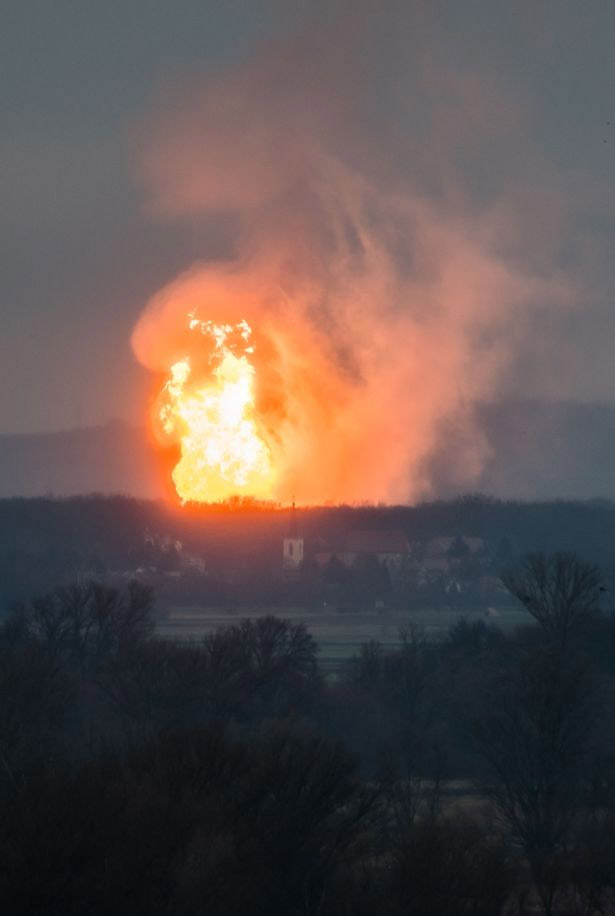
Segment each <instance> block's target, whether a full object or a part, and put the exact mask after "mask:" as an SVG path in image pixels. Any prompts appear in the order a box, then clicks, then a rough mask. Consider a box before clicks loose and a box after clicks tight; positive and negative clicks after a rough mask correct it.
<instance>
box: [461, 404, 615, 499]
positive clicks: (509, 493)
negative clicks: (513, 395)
mask: <svg viewBox="0 0 615 916" xmlns="http://www.w3.org/2000/svg"><path fill="white" fill-rule="evenodd" d="M479 419H480V424H481V426H482V428H483V429H484V431H485V434H486V436H487V439H488V441H489V442H490V443H491V447H492V448H493V451H494V454H493V457H492V458H491V459H490V460H489V461H488V463H487V464H486V466H485V467H484V469H483V473H482V474H481V477H480V478H479V480H478V481H477V484H476V489H477V490H478V491H480V492H483V493H489V494H493V495H495V496H498V497H501V498H517V499H554V498H560V497H561V498H565V499H587V498H592V497H597V498H601V497H604V498H608V499H613V498H615V406H610V405H600V404H572V403H567V402H561V403H555V404H554V403H545V402H541V401H517V402H515V401H511V402H508V403H504V404H499V405H485V406H483V407H481V408H480V410H479Z"/></svg>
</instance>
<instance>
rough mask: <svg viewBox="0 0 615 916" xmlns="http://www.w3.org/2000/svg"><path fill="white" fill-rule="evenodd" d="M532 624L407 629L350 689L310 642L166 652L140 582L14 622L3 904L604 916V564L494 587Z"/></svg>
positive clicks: (2, 715) (5, 633)
mask: <svg viewBox="0 0 615 916" xmlns="http://www.w3.org/2000/svg"><path fill="white" fill-rule="evenodd" d="M505 583H506V586H507V588H508V589H509V590H510V591H511V592H512V593H513V594H514V595H515V596H516V597H517V599H518V600H519V601H520V602H521V603H522V604H523V605H524V606H525V607H526V609H527V611H528V621H529V622H531V623H528V626H527V627H526V628H524V629H523V630H519V631H517V632H516V633H514V634H513V635H512V636H504V635H503V634H502V633H501V632H499V631H498V630H497V629H495V628H491V627H489V626H487V625H486V624H484V623H478V624H472V625H470V624H465V623H462V624H460V625H459V626H457V627H456V628H455V629H454V630H453V631H452V632H451V633H450V634H449V636H448V637H447V638H446V639H445V640H444V641H442V642H440V643H428V642H426V641H425V640H423V639H422V637H421V634H420V633H418V632H416V631H413V630H412V628H408V629H407V630H406V631H405V632H404V633H403V634H402V639H401V645H400V648H399V650H397V651H393V652H391V651H386V652H385V651H384V650H383V649H382V647H380V646H379V645H378V644H377V643H370V644H367V645H365V646H364V647H363V649H362V651H361V653H360V655H359V656H358V657H356V658H354V659H352V660H351V662H350V663H349V664H348V665H347V667H346V669H345V670H344V672H343V673H342V675H341V676H340V677H339V678H338V679H337V680H335V681H326V680H325V679H324V678H323V677H322V676H321V673H320V672H319V667H318V659H317V652H316V646H315V643H314V641H313V639H312V637H311V636H310V634H309V632H308V631H307V630H306V629H305V628H304V627H303V626H302V625H293V624H291V623H289V622H286V621H284V620H281V619H278V618H276V617H261V618H259V619H257V620H252V621H250V620H247V621H244V622H242V623H237V624H234V625H230V626H228V627H225V628H223V629H221V630H219V631H218V632H216V633H215V634H213V635H211V636H208V637H207V638H206V639H204V640H203V641H202V642H199V643H195V644H188V645H175V644H171V643H167V642H163V641H161V640H159V639H157V638H156V637H155V635H154V634H153V627H152V617H151V613H152V609H153V595H152V592H151V590H150V589H149V588H148V587H147V586H145V585H143V584H142V583H139V582H130V583H128V584H127V585H125V586H123V587H117V588H116V587H112V586H110V585H108V584H105V583H103V582H102V581H100V580H96V579H81V580H77V581H75V582H73V583H72V584H69V585H65V586H59V587H56V588H54V589H51V590H50V591H48V592H46V593H44V594H42V595H40V596H39V597H36V598H33V599H29V600H27V601H24V602H22V603H21V604H20V605H18V606H17V607H15V608H14V609H13V611H12V612H11V613H10V614H9V615H8V617H7V618H6V619H5V622H4V623H3V625H2V627H1V628H0V806H1V811H0V899H1V900H2V904H3V912H7V913H11V914H14V916H19V914H33V916H39V914H40V916H43V914H44V916H56V914H57V916H72V914H75V916H77V914H79V916H85V914H101V916H102V914H105V916H106V914H109V913H113V914H116V916H122V914H130V916H139V914H143V916H156V914H165V916H181V914H185V916H192V914H208V916H217V914H220V916H222V914H224V916H229V914H237V916H243V914H245V916H260V914H262V916H277V914H279V916H316V914H322V916H333V914H335V916H338V914H341V916H344V914H348V916H350V914H352V916H361V914H365V916H368V914H369V916H376V914H378V916H401V914H412V916H457V914H464V916H465V914H472V916H497V914H505V913H509V914H523V913H525V914H529V913H535V912H542V913H545V914H570V916H572V914H575V916H581V914H584V916H592V914H610V913H615V728H614V725H615V719H614V716H615V713H614V711H613V688H614V684H615V681H614V678H615V619H614V618H613V617H612V616H611V615H610V614H609V613H607V612H605V611H602V610H600V607H601V606H604V605H605V601H604V595H605V593H604V592H603V589H604V588H605V586H604V577H603V574H602V572H601V571H600V569H599V568H598V567H597V566H594V565H592V564H590V563H587V562H583V561H581V560H579V559H577V557H576V556H575V555H572V554H562V553H560V554H550V555H544V554H543V555H534V556H531V557H528V558H526V559H525V560H523V561H521V562H518V563H517V564H516V565H515V566H514V567H512V568H511V570H510V571H509V573H508V574H507V575H506V576H505Z"/></svg>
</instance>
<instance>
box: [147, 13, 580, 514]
mask: <svg viewBox="0 0 615 916" xmlns="http://www.w3.org/2000/svg"><path fill="white" fill-rule="evenodd" d="M338 38H339V32H338V31H336V29H335V28H331V29H330V30H328V31H327V32H326V33H323V31H318V30H312V31H309V33H308V34H307V35H304V36H303V37H302V38H301V39H298V40H294V41H292V42H290V41H289V42H288V44H287V45H285V46H284V45H282V46H280V45H278V46H276V47H268V48H266V49H264V50H263V52H262V54H261V55H260V56H259V57H258V59H256V60H252V61H250V62H249V63H247V64H245V65H244V66H242V67H240V68H236V69H234V70H233V71H232V72H228V73H226V74H222V75H221V76H218V77H217V78H216V79H215V80H211V81H210V82H209V83H208V84H207V85H205V87H204V88H199V89H197V90H195V89H194V88H191V89H190V90H189V91H185V92H184V93H183V94H182V95H181V97H179V98H177V99H176V100H175V104H174V105H173V106H172V110H171V111H169V112H167V113H162V114H160V115H158V116H157V117H156V118H154V120H153V123H151V124H150V125H149V126H148V128H147V129H146V131H145V140H144V144H143V156H142V162H143V165H144V170H145V175H146V180H147V181H148V184H149V187H150V189H151V193H152V206H153V208H154V209H155V210H156V211H157V212H158V213H161V214H165V215H168V216H172V217H174V218H178V217H179V218H190V219H193V220H194V219H197V220H198V219H202V218H207V219H211V218H213V217H215V215H216V214H221V213H224V212H231V213H232V214H234V216H235V218H236V222H237V245H236V255H235V257H234V258H233V259H232V260H228V261H225V262H223V263H221V262H217V263H212V262H201V263H197V264H194V265H192V266H191V267H190V268H189V269H188V270H186V272H185V273H183V274H182V275H180V276H179V277H177V278H176V279H175V280H173V281H172V282H170V283H169V284H168V285H167V286H166V287H165V288H164V289H162V290H161V291H159V292H158V293H157V294H156V295H154V296H153V298H152V299H151V301H150V302H149V303H148V304H147V306H146V308H145V310H144V312H143V314H142V316H141V317H140V319H139V321H138V323H137V325H136V328H135V330H134V334H133V340H132V343H133V348H134V351H135V354H136V356H137V358H138V359H139V360H140V362H141V363H142V364H143V365H144V366H146V367H147V368H148V369H149V370H151V371H152V372H153V373H155V374H156V377H157V379H159V381H160V386H161V388H162V393H161V395H160V396H159V397H158V398H157V399H156V400H155V402H154V405H153V408H152V417H153V423H154V428H155V431H156V434H157V436H158V438H159V439H160V442H161V443H163V444H167V445H169V444H171V443H175V444H177V445H178V446H179V447H180V448H181V449H182V452H183V455H184V457H183V469H182V471H180V473H179V474H178V476H176V478H175V479H176V484H177V485H178V490H179V492H180V495H181V496H182V497H183V498H196V499H218V498H223V497H225V496H228V495H231V494H232V493H234V492H242V493H251V494H252V495H255V496H257V497H261V498H272V499H279V500H283V501H286V500H289V499H290V497H291V495H294V496H295V498H296V499H297V501H298V502H300V503H315V502H325V501H333V502H341V501H363V500H370V501H406V500H414V499H417V498H420V497H424V496H427V495H429V494H430V493H431V492H432V486H433V480H434V474H433V473H432V468H436V466H437V469H438V470H437V474H438V475H439V479H440V480H441V479H442V466H443V460H442V456H443V454H445V455H446V456H447V457H446V462H445V463H446V467H447V476H448V480H449V481H450V482H452V483H455V484H458V485H467V486H471V485H472V482H473V480H475V479H476V477H477V476H478V474H479V472H480V470H481V468H482V466H483V463H484V461H485V459H486V457H487V456H488V455H489V443H488V442H487V441H485V439H484V438H483V437H482V436H481V435H480V434H479V433H478V431H477V428H476V426H475V423H474V406H475V405H476V404H477V403H478V402H480V401H482V400H485V399H487V400H491V399H492V398H493V394H494V392H495V391H496V390H497V385H498V379H499V378H500V377H501V373H502V372H503V371H504V370H505V369H506V367H507V366H508V364H509V362H510V360H511V358H512V357H513V356H514V354H515V351H516V348H517V346H518V344H519V341H520V339H521V338H522V336H523V334H524V332H525V328H526V325H527V321H526V316H528V315H529V314H530V313H531V311H532V309H534V308H536V307H544V306H545V305H549V304H553V303H557V302H564V301H568V300H570V298H571V292H570V290H569V285H568V284H567V283H566V282H565V280H564V279H563V278H562V277H561V276H560V275H558V274H557V272H556V271H551V270H550V268H547V269H545V266H544V264H541V265H537V263H536V259H534V260H532V258H530V257H528V258H527V259H524V258H523V257H520V256H519V244H517V240H515V241H513V242H512V243H511V232H513V230H512V226H513V224H514V220H513V219H512V218H510V219H509V218H508V215H507V212H506V205H505V202H503V201H502V199H498V200H497V202H496V203H495V204H494V202H493V201H490V202H489V203H485V205H484V207H482V208H481V207H479V206H477V205H476V203H475V202H474V203H472V205H470V204H469V203H467V204H466V205H462V204H461V203H460V202H461V201H463V200H467V199H468V195H466V194H465V192H464V188H463V186H461V185H460V184H459V182H457V183H455V182H453V181H452V180H451V174H450V171H449V166H450V161H452V158H453V154H452V151H451V160H450V161H449V160H447V157H446V151H444V152H443V151H442V149H440V150H439V151H438V155H437V156H436V150H433V153H434V155H433V160H434V165H433V168H434V170H437V169H438V168H440V169H442V163H447V166H446V170H447V172H448V173H447V174H446V175H441V176H440V178H441V179H442V182H441V184H442V186H444V185H445V184H446V186H447V188H448V190H447V193H446V194H442V193H440V194H438V195H436V194H433V193H432V194H431V195H428V194H427V193H426V192H425V190H424V188H425V186H426V185H425V182H424V180H422V183H421V185H420V187H421V188H422V190H419V185H418V181H415V178H416V176H415V175H414V174H413V167H412V165H411V159H410V158H409V159H408V168H407V171H406V172H405V174H403V175H401V176H400V175H399V174H396V175H395V176H394V175H393V171H394V170H393V169H392V168H391V167H390V159H391V155H390V154H391V149H390V146H389V144H390V143H391V142H392V140H391V137H390V136H384V135H383V134H382V128H381V127H379V128H378V130H377V131H376V129H375V125H374V123H373V122H372V123H371V124H367V123H366V120H365V119H366V118H367V115H366V113H365V111H363V110H362V108H361V104H360V100H361V97H362V95H363V94H364V91H365V89H366V86H367V82H366V81H367V79H368V74H367V73H366V72H365V70H366V67H367V63H366V60H367V55H366V54H364V53H363V50H364V48H363V46H362V41H363V40H364V38H365V35H363V36H362V35H361V34H356V35H354V36H353V43H354V44H353V43H351V42H350V40H349V37H348V35H346V36H345V47H346V49H347V50H346V51H345V53H344V55H343V58H342V59H341V58H340V55H339V52H338V48H339V46H340V44H339V41H338ZM351 45H352V46H351ZM464 91H467V85H466V90H464ZM470 95H471V93H470ZM475 102H476V99H475V97H472V104H474V103H475ZM461 117H462V116H461V112H460V111H457V118H461ZM362 123H363V129H361V124H362ZM377 134H380V139H381V148H380V149H379V148H378V146H377V144H376V143H375V137H376V136H377ZM439 136H440V139H442V136H441V134H440V135H439ZM433 142H434V139H433V134H431V135H430V136H427V135H426V136H425V138H424V148H423V150H422V166H421V168H422V172H423V175H422V178H423V179H424V173H425V163H428V162H429V159H430V144H432V143H433ZM414 144H415V146H416V145H419V146H420V144H421V138H418V140H417V138H414ZM400 159H401V160H403V153H402V152H399V151H396V160H397V161H398V162H399V161H400ZM438 163H439V165H438ZM432 177H433V176H432ZM494 214H497V216H495V215H494ZM503 239H505V243H504V242H503ZM506 251H512V252H514V257H513V256H512V255H511V257H510V258H509V257H507V255H506V254H505V252H506ZM246 326H247V327H248V328H249V334H248V333H247V332H246V333H244V334H243V336H242V328H243V329H245V327H246ZM233 385H235V388H232V386H233ZM163 386H164V387H163ZM229 386H231V387H229ZM225 399H226V400H225ZM221 402H222V403H223V408H221V407H220V403H221ZM229 405H230V407H229ZM221 411H222V412H221ZM225 411H226V412H225ZM195 416H196V420H195ZM216 423H217V424H218V426H219V425H220V423H222V425H223V437H224V435H227V437H230V439H231V440H234V444H233V442H230V444H229V442H228V441H227V442H226V443H224V442H222V443H220V442H217V443H214V441H213V439H215V436H214V432H215V431H214V429H213V427H214V426H215V425H216ZM452 431H453V432H452ZM238 435H240V437H243V438H241V441H240V444H239V445H237V441H238V440H237V436H238ZM212 436H213V438H212ZM453 443H454V447H453ZM251 462H252V463H251ZM254 462H256V464H254ZM216 463H217V466H216V468H215V471H214V470H213V465H214V464H216ZM253 472H254V473H253ZM434 473H435V471H434ZM179 478H181V483H180V481H179Z"/></svg>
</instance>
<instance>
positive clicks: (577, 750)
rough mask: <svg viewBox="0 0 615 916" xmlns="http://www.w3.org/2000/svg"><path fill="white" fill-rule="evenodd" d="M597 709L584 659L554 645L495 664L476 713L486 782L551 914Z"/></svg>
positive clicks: (576, 811) (579, 801) (580, 794)
mask: <svg viewBox="0 0 615 916" xmlns="http://www.w3.org/2000/svg"><path fill="white" fill-rule="evenodd" d="M596 712H597V694H596V685H595V682H594V679H593V678H592V675H591V671H590V669H589V666H588V662H587V660H586V659H584V658H581V657H574V656H572V655H571V654H570V653H569V652H565V651H562V650H561V649H559V648H553V647H550V648H546V649H544V648H543V649H539V650H536V651H534V652H532V653H530V655H529V656H527V657H524V658H521V659H520V660H518V661H517V663H515V664H513V665H512V666H508V667H503V668H502V669H500V670H498V671H497V672H496V673H495V674H494V675H493V677H492V679H491V681H490V682H488V683H487V684H486V685H485V696H484V708H483V709H482V710H481V711H479V713H478V715H477V716H476V718H475V721H474V730H475V736H476V738H477V741H478V749H479V751H480V753H481V755H482V756H483V758H484V760H485V761H486V763H487V764H488V774H487V778H486V780H485V784H484V787H483V788H484V790H485V791H486V793H487V794H488V795H489V796H490V798H491V799H492V801H493V803H494V805H495V809H496V811H497V812H498V814H499V816H500V817H501V819H502V820H503V822H504V824H505V825H506V826H507V828H508V829H509V830H510V832H511V833H512V834H513V836H514V837H515V838H516V839H517V841H518V842H519V844H520V846H521V848H522V849H523V852H524V854H525V856H526V859H527V861H528V864H529V866H530V870H531V874H532V878H533V880H534V884H535V886H536V889H537V891H538V893H539V895H540V898H541V901H542V905H543V909H544V912H545V914H547V916H551V914H552V913H553V912H554V907H555V902H556V898H557V897H558V895H559V894H560V893H561V891H562V888H563V885H564V884H565V882H566V878H565V869H564V868H563V863H564V861H565V857H566V854H567V852H568V850H569V844H570V839H571V835H572V831H573V828H574V827H575V824H576V822H577V819H578V816H579V813H580V809H581V806H582V802H583V778H584V769H585V765H586V758H587V753H588V749H589V740H590V737H591V732H592V727H593V723H594V721H595V714H596Z"/></svg>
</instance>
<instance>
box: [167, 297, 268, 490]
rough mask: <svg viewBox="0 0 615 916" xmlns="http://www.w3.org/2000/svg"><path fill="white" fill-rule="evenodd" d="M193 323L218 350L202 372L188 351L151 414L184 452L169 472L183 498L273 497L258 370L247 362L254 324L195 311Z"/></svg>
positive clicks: (173, 371)
mask: <svg viewBox="0 0 615 916" xmlns="http://www.w3.org/2000/svg"><path fill="white" fill-rule="evenodd" d="M188 319H189V325H188V326H189V329H190V331H191V332H195V331H196V332H200V333H201V334H202V335H203V336H204V337H205V338H206V339H207V340H208V341H209V343H210V347H211V344H213V350H212V352H211V353H210V355H209V358H208V360H207V363H208V367H207V368H208V371H207V373H206V376H205V379H204V378H203V374H202V373H196V374H195V373H194V372H193V366H192V362H191V358H190V356H184V357H183V358H182V359H179V360H178V361H177V362H175V363H174V364H173V365H172V366H171V368H170V376H169V378H168V379H167V381H166V382H165V384H164V386H163V388H162V391H161V392H160V395H159V398H158V400H157V403H156V406H155V410H154V420H155V423H157V425H158V426H159V428H160V430H161V432H162V434H163V437H166V439H167V440H168V441H171V442H179V445H180V449H181V459H180V461H179V463H178V464H177V466H176V467H175V469H174V471H173V474H172V477H173V482H174V484H175V487H176V490H177V493H178V495H179V497H180V499H181V500H182V502H187V501H197V502H211V501H217V500H221V499H226V498H228V497H229V496H234V495H244V494H245V495H250V496H254V497H256V498H258V499H267V498H269V497H270V496H271V490H272V486H273V481H274V469H273V466H272V460H271V453H270V450H269V448H268V446H267V443H266V442H265V440H264V439H263V437H262V435H261V434H260V432H259V429H258V425H257V422H256V419H255V414H254V375H255V369H254V366H253V365H252V364H251V362H250V357H251V355H252V354H253V353H254V347H253V346H252V345H250V338H251V335H252V329H251V328H250V325H249V324H248V322H247V321H245V319H242V320H241V321H239V322H238V323H237V324H235V325H231V324H215V323H214V322H212V321H202V320H200V319H198V318H196V317H195V316H194V314H190V315H189V316H188Z"/></svg>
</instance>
